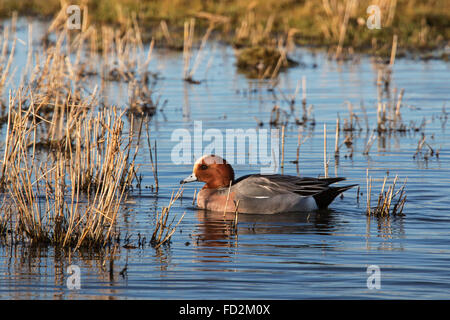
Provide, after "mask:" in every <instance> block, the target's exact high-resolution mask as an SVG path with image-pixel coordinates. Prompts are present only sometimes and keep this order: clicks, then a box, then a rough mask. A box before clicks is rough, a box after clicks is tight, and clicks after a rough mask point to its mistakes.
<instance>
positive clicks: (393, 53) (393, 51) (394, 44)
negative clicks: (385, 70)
mask: <svg viewBox="0 0 450 320" xmlns="http://www.w3.org/2000/svg"><path fill="white" fill-rule="evenodd" d="M397 42H398V36H397V35H396V34H394V37H393V39H392V49H391V58H390V60H389V68H390V69H391V71H392V67H393V66H394V63H395V56H396V54H397Z"/></svg>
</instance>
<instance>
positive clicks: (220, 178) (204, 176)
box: [180, 155, 234, 189]
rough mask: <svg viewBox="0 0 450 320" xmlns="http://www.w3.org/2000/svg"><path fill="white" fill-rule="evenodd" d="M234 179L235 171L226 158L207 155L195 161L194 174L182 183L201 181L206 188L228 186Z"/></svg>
mask: <svg viewBox="0 0 450 320" xmlns="http://www.w3.org/2000/svg"><path fill="white" fill-rule="evenodd" d="M233 180H234V171H233V168H232V167H231V165H229V164H228V163H227V162H226V160H225V159H223V158H221V157H219V156H216V155H206V156H203V157H201V158H200V159H198V160H197V161H196V162H195V163H194V169H193V170H192V174H191V175H190V176H189V177H187V178H186V179H184V180H181V181H180V183H187V182H194V181H200V182H204V183H205V186H204V187H203V188H206V189H217V188H221V187H228V186H229V185H230V182H231V181H233Z"/></svg>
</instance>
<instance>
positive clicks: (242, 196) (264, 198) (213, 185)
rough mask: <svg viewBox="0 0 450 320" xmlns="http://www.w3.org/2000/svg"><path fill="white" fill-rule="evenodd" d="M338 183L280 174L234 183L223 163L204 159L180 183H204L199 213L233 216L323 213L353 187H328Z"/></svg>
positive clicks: (214, 158) (254, 176)
mask: <svg viewBox="0 0 450 320" xmlns="http://www.w3.org/2000/svg"><path fill="white" fill-rule="evenodd" d="M342 180H345V178H306V177H304V178H301V177H296V176H289V175H280V174H271V175H262V174H250V175H246V176H243V177H240V178H239V179H236V180H235V179H234V171H233V168H232V167H231V165H230V164H228V163H227V162H226V160H224V159H223V158H221V157H219V156H215V155H206V156H203V157H201V158H200V159H198V160H197V161H196V162H195V164H194V169H193V172H192V174H191V175H190V176H189V177H187V178H186V179H184V180H182V181H180V183H187V182H194V181H200V182H204V183H205V186H204V187H203V188H202V189H201V190H200V191H199V192H198V194H197V205H198V207H199V208H201V209H206V210H211V211H221V212H224V211H226V212H235V211H236V206H237V207H238V212H239V213H259V214H273V213H281V212H298V211H313V210H317V209H325V208H327V207H328V205H329V204H330V203H331V202H332V201H333V200H334V199H335V198H336V197H337V196H338V195H339V194H341V193H342V192H344V191H346V190H348V189H350V188H352V187H354V186H355V185H349V186H343V187H330V184H332V183H335V182H338V181H342ZM230 182H231V187H230ZM227 199H228V201H227Z"/></svg>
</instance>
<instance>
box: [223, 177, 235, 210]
mask: <svg viewBox="0 0 450 320" xmlns="http://www.w3.org/2000/svg"><path fill="white" fill-rule="evenodd" d="M232 183H233V181H230V185H229V186H228V191H227V200H226V201H225V207H224V208H223V217H224V218H225V215H226V213H227V207H228V200H229V199H230V191H231V184H232Z"/></svg>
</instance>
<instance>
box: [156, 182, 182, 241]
mask: <svg viewBox="0 0 450 320" xmlns="http://www.w3.org/2000/svg"><path fill="white" fill-rule="evenodd" d="M182 194H183V186H180V188H179V189H178V191H177V193H176V194H174V193H173V192H172V196H171V198H170V201H169V204H168V206H166V207H163V208H162V210H161V212H160V213H159V212H156V225H155V229H154V231H153V234H152V238H151V240H150V243H151V245H152V246H153V247H154V248H155V249H157V248H159V247H160V246H161V245H163V244H168V243H170V239H171V237H172V235H173V234H174V232H175V231H176V228H177V227H178V225H179V224H180V222H181V220H183V217H184V215H185V212H184V213H183V215H182V216H181V218H180V219H179V220H178V222H177V224H176V225H175V226H174V227H172V225H173V223H174V221H175V218H176V216H174V217H173V219H172V222H171V223H170V224H169V225H167V220H168V217H169V213H170V209H171V208H172V206H173V204H174V203H175V201H176V200H178V199H179V198H180V197H181V196H182Z"/></svg>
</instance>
